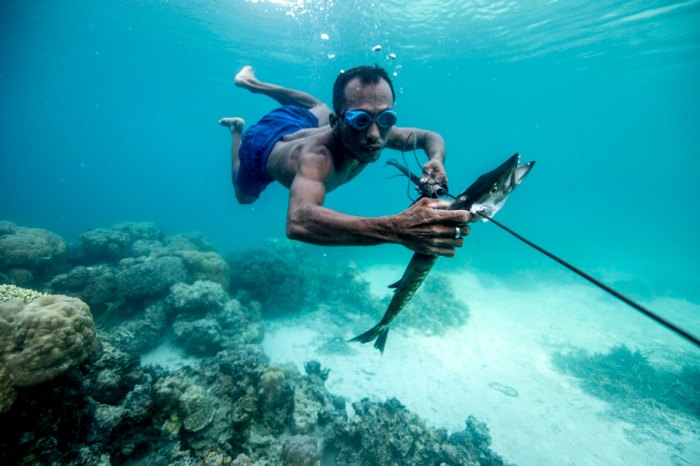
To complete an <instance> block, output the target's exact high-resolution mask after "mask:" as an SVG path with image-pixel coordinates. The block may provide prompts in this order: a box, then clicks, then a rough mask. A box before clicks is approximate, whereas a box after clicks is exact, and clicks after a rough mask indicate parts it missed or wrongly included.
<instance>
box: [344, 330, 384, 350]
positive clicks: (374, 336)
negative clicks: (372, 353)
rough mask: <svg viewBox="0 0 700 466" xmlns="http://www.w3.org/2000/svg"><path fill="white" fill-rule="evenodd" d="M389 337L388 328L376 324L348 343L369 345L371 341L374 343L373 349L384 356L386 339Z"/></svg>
mask: <svg viewBox="0 0 700 466" xmlns="http://www.w3.org/2000/svg"><path fill="white" fill-rule="evenodd" d="M388 335H389V326H388V325H384V324H381V323H380V324H377V325H375V326H374V327H372V328H371V329H369V330H367V331H366V332H365V333H362V334H360V335H358V336H356V337H355V338H353V339H351V340H350V341H359V342H360V343H369V342H370V341H372V340H376V341H375V342H374V347H375V348H377V349H378V350H379V351H381V352H382V354H384V346H385V345H386V337H387V336H388Z"/></svg>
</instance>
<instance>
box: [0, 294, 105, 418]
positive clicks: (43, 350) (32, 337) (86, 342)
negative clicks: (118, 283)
mask: <svg viewBox="0 0 700 466" xmlns="http://www.w3.org/2000/svg"><path fill="white" fill-rule="evenodd" d="M0 337H1V338H0V341H2V344H1V346H0V378H1V379H2V380H1V381H0V386H2V387H3V388H2V392H3V394H4V395H5V397H4V398H3V399H0V406H2V407H3V408H4V409H7V408H8V407H9V406H10V405H11V404H12V403H11V402H10V401H8V400H10V399H12V398H14V396H13V394H12V393H11V386H14V387H26V386H29V385H36V384H39V383H42V382H46V381H47V380H51V379H53V378H55V377H57V376H58V375H60V374H62V373H64V372H65V371H66V370H67V369H68V368H70V367H73V366H75V365H77V364H79V363H81V362H83V361H85V360H86V359H87V358H88V357H89V356H90V355H92V354H94V353H95V352H96V351H97V350H98V349H99V346H100V345H99V341H98V339H97V334H96V330H95V326H94V324H93V321H92V315H91V314H90V309H89V308H88V306H87V304H85V303H84V302H82V301H80V300H79V299H77V298H71V297H68V296H62V295H47V296H41V297H39V298H37V299H35V300H33V301H30V302H29V303H27V304H25V303H24V302H23V301H20V300H12V301H6V302H2V303H0Z"/></svg>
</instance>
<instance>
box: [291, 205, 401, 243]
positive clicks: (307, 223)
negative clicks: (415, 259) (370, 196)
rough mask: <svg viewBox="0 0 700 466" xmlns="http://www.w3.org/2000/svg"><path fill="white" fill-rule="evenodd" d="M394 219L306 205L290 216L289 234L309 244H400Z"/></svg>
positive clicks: (292, 237)
mask: <svg viewBox="0 0 700 466" xmlns="http://www.w3.org/2000/svg"><path fill="white" fill-rule="evenodd" d="M393 225H394V219H393V217H391V216H385V217H358V216H354V215H347V214H342V213H340V212H336V211H334V210H331V209H328V208H325V207H322V206H316V205H307V206H303V207H300V208H298V209H297V210H296V211H295V212H293V213H290V214H289V216H288V217H287V237H288V238H290V239H294V240H298V241H304V242H306V243H312V244H319V245H328V246H368V245H374V244H381V243H397V242H399V241H398V238H397V236H396V232H395V229H394V228H393V227H392V226H393Z"/></svg>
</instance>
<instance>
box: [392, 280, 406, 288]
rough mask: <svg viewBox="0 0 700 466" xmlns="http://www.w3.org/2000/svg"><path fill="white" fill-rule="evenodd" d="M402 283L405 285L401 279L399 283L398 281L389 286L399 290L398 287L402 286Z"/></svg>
mask: <svg viewBox="0 0 700 466" xmlns="http://www.w3.org/2000/svg"><path fill="white" fill-rule="evenodd" d="M402 283H403V278H401V279H400V280H399V281H397V282H396V283H392V284H391V285H389V288H398V287H400V286H401V284H402Z"/></svg>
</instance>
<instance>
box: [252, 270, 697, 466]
mask: <svg viewBox="0 0 700 466" xmlns="http://www.w3.org/2000/svg"><path fill="white" fill-rule="evenodd" d="M401 273H402V270H401V269H400V268H398V267H375V268H371V269H369V270H367V271H365V273H364V276H365V278H366V279H368V280H369V281H370V283H371V287H372V291H373V293H375V294H377V295H382V294H386V293H387V288H386V285H387V284H389V283H392V282H393V281H395V280H396V278H397V277H400V276H401ZM449 279H450V280H451V283H452V285H453V289H454V291H455V293H456V295H457V297H458V298H459V299H460V300H461V301H463V302H464V303H466V304H467V305H468V306H469V309H470V316H469V322H468V324H467V325H466V326H464V327H461V328H457V329H454V330H452V331H450V332H448V334H446V335H443V336H439V337H428V336H424V335H420V334H417V333H416V332H411V331H410V330H409V331H401V330H400V329H397V330H394V331H392V332H390V334H389V338H388V343H387V346H386V350H385V352H384V355H381V354H380V353H379V352H378V351H377V350H375V349H374V348H373V347H372V346H371V345H362V344H358V343H351V344H349V346H348V347H347V348H345V350H344V351H327V349H326V348H327V344H328V341H329V340H330V339H332V338H333V337H334V336H335V337H336V340H337V336H338V335H341V336H342V337H343V339H349V338H351V337H353V336H354V334H353V332H354V331H356V330H357V329H353V328H351V327H350V326H349V325H347V324H342V327H339V325H338V323H337V322H336V320H334V319H333V316H332V314H331V313H330V312H328V311H319V312H315V313H314V312H311V313H305V314H304V315H301V316H296V317H292V318H284V319H277V320H272V321H266V336H265V340H264V342H263V347H264V350H265V352H266V353H267V354H268V356H269V357H270V359H271V362H272V363H275V364H283V363H288V362H292V363H294V364H296V365H298V366H299V367H300V368H303V363H304V362H305V361H309V360H317V361H319V362H320V363H321V364H322V366H323V367H327V368H329V369H331V372H330V376H329V378H328V381H327V383H326V386H327V387H328V389H329V390H330V391H331V392H333V393H335V394H337V395H341V396H343V397H345V398H346V399H347V400H348V401H349V402H354V401H357V400H360V399H362V398H364V397H369V398H370V399H373V400H386V399H388V398H391V397H396V398H398V399H399V400H400V401H401V402H402V403H403V404H404V405H406V407H408V408H409V409H411V410H412V411H414V412H415V413H416V414H418V415H419V416H421V417H422V418H423V419H424V420H425V421H426V422H427V423H428V424H429V425H432V426H436V427H444V428H446V429H448V430H449V431H458V430H462V429H463V428H464V423H465V421H466V419H467V417H468V416H469V415H474V416H476V417H477V419H479V420H480V421H483V422H486V424H487V425H488V427H489V429H490V431H491V435H492V438H493V443H492V448H493V450H494V451H496V452H497V453H499V454H500V455H502V456H503V457H504V458H505V459H506V460H507V461H509V462H512V463H516V464H518V465H520V466H540V465H542V466H544V465H557V466H562V465H576V466H588V465H606V466H610V465H620V466H623V465H624V466H628V465H655V466H664V465H674V466H676V465H692V464H700V419H698V418H691V417H688V416H682V415H679V414H676V413H674V412H672V411H668V412H667V413H665V422H664V426H665V427H660V426H657V425H643V424H633V423H630V422H627V421H623V420H621V419H619V418H617V417H614V416H611V415H610V411H611V406H610V405H609V404H608V403H607V402H605V401H603V400H600V399H598V398H595V397H593V396H591V395H589V394H587V393H586V392H584V391H583V390H582V389H581V388H580V386H579V384H578V381H577V379H576V378H574V377H571V376H569V375H566V374H563V373H562V372H560V371H558V370H556V369H555V368H554V366H553V364H552V359H551V356H552V354H554V353H556V352H559V351H562V350H567V349H572V348H582V349H585V350H587V351H592V352H593V351H595V352H602V353H606V352H607V351H609V350H610V348H611V347H614V346H616V345H626V346H628V347H629V348H631V349H638V350H640V351H642V352H643V353H645V354H650V356H649V357H650V361H651V362H657V361H658V362H662V363H670V364H674V363H675V364H678V362H677V361H679V360H683V359H684V358H685V357H686V356H688V355H690V356H692V357H694V358H697V356H698V354H697V353H698V349H697V348H695V347H693V346H692V345H691V344H690V343H688V342H686V341H685V340H682V339H680V338H679V337H677V336H675V335H674V334H672V333H671V332H669V331H668V330H666V329H664V328H661V327H659V326H658V325H656V324H654V323H653V322H652V321H651V320H650V319H648V318H646V317H644V316H642V315H640V314H638V313H636V312H635V311H633V310H631V308H628V307H627V306H626V305H624V304H622V303H620V302H619V301H616V300H614V299H612V298H611V297H609V296H608V295H606V294H604V293H603V292H602V291H600V290H598V289H597V288H594V287H592V286H589V285H587V284H581V285H576V284H565V285H551V286H550V285H546V284H539V285H538V286H537V287H535V288H532V287H518V288H517V289H514V288H513V287H508V286H506V285H505V284H503V283H501V282H499V281H498V280H497V279H484V278H483V277H477V275H474V274H472V273H469V272H464V273H459V274H452V275H450V278H449ZM647 304H648V305H649V306H650V307H651V308H653V309H664V310H665V311H664V317H667V318H670V319H672V320H673V321H674V322H676V323H677V324H679V325H681V326H685V328H699V327H700V326H699V325H698V323H699V320H700V306H697V305H694V304H691V303H688V302H685V301H681V300H674V299H669V298H663V299H657V300H655V301H653V302H651V303H647ZM693 316H694V317H693ZM669 426H672V428H669Z"/></svg>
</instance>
